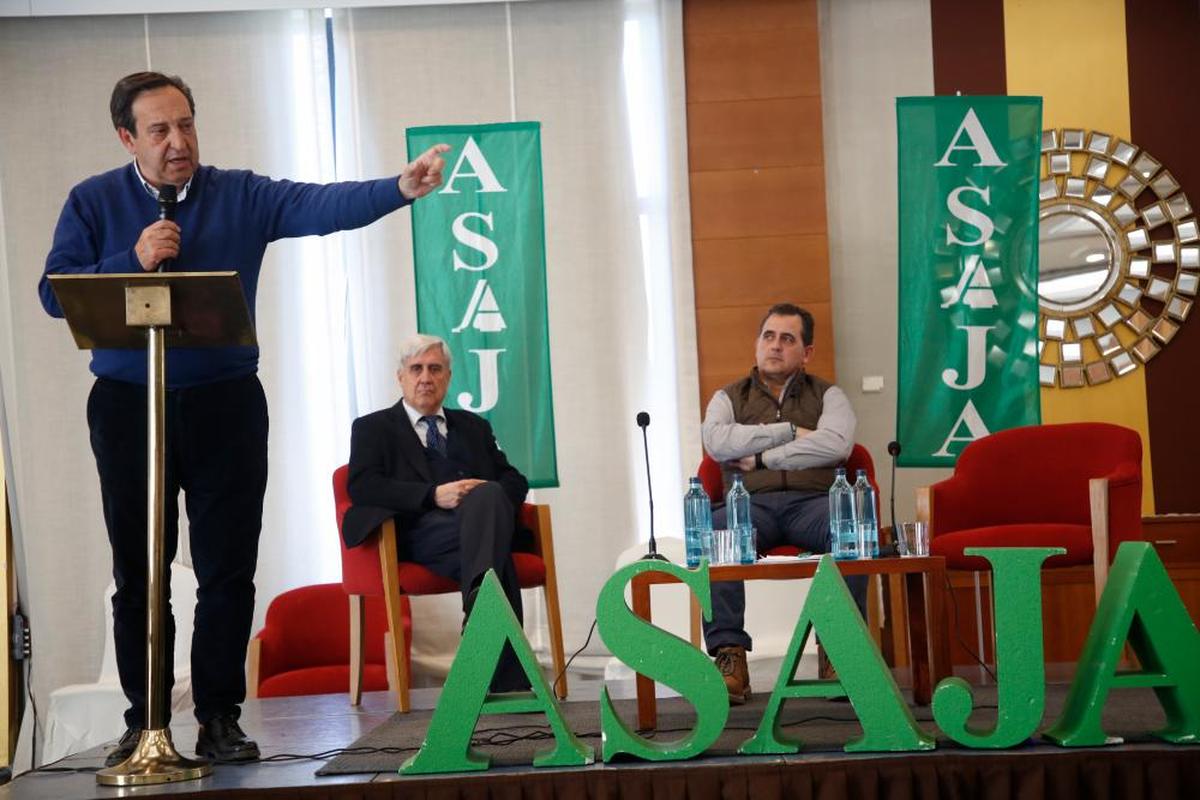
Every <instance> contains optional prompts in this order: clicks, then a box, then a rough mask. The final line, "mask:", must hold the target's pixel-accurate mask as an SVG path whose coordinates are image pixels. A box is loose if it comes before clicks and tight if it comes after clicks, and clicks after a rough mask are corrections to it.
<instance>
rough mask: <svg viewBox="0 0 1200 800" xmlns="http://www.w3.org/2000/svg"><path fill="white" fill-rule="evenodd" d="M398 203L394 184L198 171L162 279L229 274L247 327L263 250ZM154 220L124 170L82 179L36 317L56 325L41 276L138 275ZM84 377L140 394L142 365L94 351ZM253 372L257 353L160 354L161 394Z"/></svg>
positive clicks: (367, 219) (131, 171)
mask: <svg viewBox="0 0 1200 800" xmlns="http://www.w3.org/2000/svg"><path fill="white" fill-rule="evenodd" d="M407 202H408V201H407V200H405V199H404V196H403V195H401V194H400V189H399V187H398V186H397V185H396V179H395V178H384V179H380V180H375V181H366V182H361V183H331V184H326V185H320V184H312V183H293V182H291V181H275V180H271V179H270V178H265V177H263V176H261V175H255V174H254V173H252V172H247V171H244V170H222V169H216V168H214V167H206V166H202V167H200V168H199V169H198V170H197V171H196V174H195V176H194V177H193V179H192V183H191V186H190V187H189V188H188V193H187V197H186V198H185V199H184V200H183V201H182V202H181V203H180V204H179V207H178V209H177V212H176V215H175V221H176V222H177V223H178V224H179V227H180V230H181V236H180V239H181V241H180V248H179V257H178V258H177V259H175V265H174V266H173V267H172V271H174V272H200V271H220V270H236V271H237V272H238V274H239V276H240V277H241V281H242V288H243V290H244V291H245V293H246V305H247V306H248V307H249V308H250V315H251V318H253V317H254V310H255V307H254V299H255V295H256V293H257V290H258V273H259V270H260V269H261V268H262V259H263V253H264V252H265V251H266V248H267V244H268V243H269V242H273V241H275V240H276V239H284V238H288V237H293V236H311V235H324V234H327V233H332V232H333V231H340V230H349V229H351V228H360V227H362V226H364V225H368V224H370V223H372V222H374V221H375V220H377V219H379V218H380V217H382V216H384V215H385V214H388V213H390V212H392V211H395V210H396V209H398V208H400V207H402V206H404V205H405V204H406V203H407ZM157 218H158V203H157V202H156V201H155V200H154V198H153V197H151V196H150V194H149V193H148V192H147V191H146V189H145V187H143V186H142V184H141V181H140V180H139V178H138V176H137V174H136V171H135V167H134V166H133V164H129V165H127V166H124V167H119V168H117V169H114V170H110V171H108V172H105V173H103V174H101V175H96V176H94V177H92V178H88V179H87V180H86V181H84V182H83V183H81V184H79V185H78V186H76V187H75V188H74V189H72V190H71V194H70V196H68V197H67V202H66V205H65V206H63V210H62V214H61V215H60V216H59V218H58V226H57V227H56V228H55V230H54V244H53V246H52V247H51V249H50V255H49V256H47V258H46V271H45V273H44V274H43V276H42V279H41V281H40V283H39V284H38V294H39V295H40V296H41V300H42V305H43V306H44V307H45V309H46V311H47V312H48V313H49V314H51V315H52V316H55V317H61V316H62V315H63V312H62V309H61V308H60V307H59V305H58V300H57V299H56V298H55V297H54V291H53V290H52V289H51V288H50V282H49V281H48V280H47V279H46V275H52V274H56V273H97V272H135V273H140V272H142V267H141V264H139V263H138V260H137V256H136V255H135V254H134V252H133V248H134V245H135V244H136V243H137V240H138V237H139V236H140V235H141V232H142V229H143V228H145V227H146V226H147V225H149V224H151V223H152V222H154V221H155V220H156V219H157ZM91 369H92V372H93V373H95V374H96V375H97V376H99V377H104V378H112V379H114V380H119V381H127V382H130V383H142V384H144V383H145V382H146V355H145V353H144V352H143V351H141V350H94V351H92V364H91ZM257 369H258V348H257V347H212V348H187V347H179V348H174V349H168V350H167V383H168V385H169V386H170V387H171V388H180V387H185V386H196V385H198V384H204V383H211V382H213V381H219V380H226V379H229V378H236V377H240V376H243V375H249V374H251V373H253V372H255V371H256V370H257Z"/></svg>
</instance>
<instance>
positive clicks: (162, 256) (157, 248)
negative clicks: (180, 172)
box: [134, 183, 179, 272]
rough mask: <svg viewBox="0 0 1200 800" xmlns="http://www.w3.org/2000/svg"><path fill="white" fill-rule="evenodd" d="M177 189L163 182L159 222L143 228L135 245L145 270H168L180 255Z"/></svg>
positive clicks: (159, 203) (159, 193)
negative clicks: (176, 222)
mask: <svg viewBox="0 0 1200 800" xmlns="http://www.w3.org/2000/svg"><path fill="white" fill-rule="evenodd" d="M176 205H177V201H176V189H175V187H174V186H172V185H171V184H169V183H167V184H163V187H162V188H161V189H159V190H158V222H155V223H153V224H151V225H148V226H147V227H146V228H144V229H143V230H142V235H141V236H139V237H138V240H137V244H136V245H134V253H135V254H136V255H137V259H138V263H139V264H141V265H142V270H143V271H145V272H155V271H158V272H166V271H167V270H169V269H170V268H171V264H172V262H174V260H175V259H176V258H177V257H178V256H179V226H178V225H176V224H175V207H176Z"/></svg>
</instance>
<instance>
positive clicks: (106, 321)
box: [50, 272, 255, 786]
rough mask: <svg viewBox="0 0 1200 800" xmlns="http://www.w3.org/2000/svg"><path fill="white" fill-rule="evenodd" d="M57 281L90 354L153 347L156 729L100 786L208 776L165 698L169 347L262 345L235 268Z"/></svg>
mask: <svg viewBox="0 0 1200 800" xmlns="http://www.w3.org/2000/svg"><path fill="white" fill-rule="evenodd" d="M50 285H51V286H52V287H53V289H54V294H55V296H56V297H57V298H58V303H59V305H60V306H62V309H63V312H64V313H65V315H66V318H67V323H68V324H69V325H70V326H71V334H72V335H73V336H74V337H75V344H77V345H78V346H79V348H80V349H81V350H92V349H95V348H111V349H130V350H134V349H137V350H140V349H142V348H145V349H146V422H147V437H146V444H147V450H146V456H147V464H146V467H147V480H146V510H147V514H146V527H147V539H148V542H149V545H148V547H149V553H148V556H149V572H148V583H147V586H146V594H147V598H146V609H147V610H146V727H145V730H143V731H142V738H141V739H140V740H139V741H138V745H137V749H135V750H134V751H133V755H131V756H130V757H129V758H128V759H126V760H125V761H124V762H122V763H120V764H118V765H117V766H115V767H110V768H108V769H102V770H100V771H99V772H98V773H96V781H97V782H98V783H101V784H103V785H105V786H139V785H144V784H154V783H170V782H173V781H187V780H194V779H196V778H203V777H204V776H205V775H208V774H210V773H211V772H212V765H211V764H208V763H207V762H204V761H194V760H192V759H188V758H184V757H183V756H181V755H179V752H178V751H177V750H176V749H175V745H174V744H173V743H172V742H171V730H170V728H169V727H168V726H167V713H166V712H167V698H166V697H164V696H163V695H164V687H165V684H164V682H163V681H162V675H163V649H164V645H165V641H164V640H163V633H164V631H165V630H166V629H165V627H164V617H165V608H164V603H163V599H164V598H163V576H164V574H165V573H166V570H167V564H166V561H165V555H166V553H165V548H164V544H163V513H164V512H163V508H164V506H163V502H164V500H165V499H166V498H165V496H164V483H165V474H166V469H165V450H166V439H165V437H164V433H165V430H166V407H165V403H166V385H167V381H166V349H167V346H168V345H169V346H171V347H226V346H231V345H253V344H255V337H254V327H253V325H252V324H251V323H250V313H249V310H248V309H247V308H246V299H245V296H244V295H243V294H242V287H241V282H240V281H239V280H238V277H237V273H235V272H173V273H157V272H152V273H145V274H131V275H124V274H107V275H105V274H98V275H51V276H50Z"/></svg>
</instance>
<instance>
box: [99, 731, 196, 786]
mask: <svg viewBox="0 0 1200 800" xmlns="http://www.w3.org/2000/svg"><path fill="white" fill-rule="evenodd" d="M211 774H212V764H209V763H208V762H206V761H193V760H192V759H190V758H184V757H183V756H181V755H179V752H178V751H177V750H176V749H175V745H174V744H172V742H171V730H170V729H169V728H159V729H158V730H153V731H151V730H144V731H142V738H140V739H138V745H137V748H136V749H135V750H134V751H133V755H131V756H130V757H129V758H127V759H125V760H124V761H122V762H121V763H120V764H117V765H116V766H115V767H109V768H108V769H102V770H100V771H99V772H97V773H96V783H99V784H100V785H101V786H145V785H147V784H154V783H175V782H176V781H194V780H196V779H197V778H203V777H204V776H206V775H211Z"/></svg>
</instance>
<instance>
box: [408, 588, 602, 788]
mask: <svg viewBox="0 0 1200 800" xmlns="http://www.w3.org/2000/svg"><path fill="white" fill-rule="evenodd" d="M505 644H510V645H512V649H513V652H515V653H516V654H517V660H519V661H520V662H521V666H522V667H524V668H525V674H526V676H528V678H529V683H530V686H531V687H532V689H533V691H532V692H522V693H520V694H513V695H500V696H498V697H497V698H496V699H488V687H489V686H490V685H491V682H492V675H494V674H495V672H496V663H497V662H498V661H499V660H500V655H501V654H502V653H503V652H504V645H505ZM529 711H541V712H542V713H544V714H545V715H546V720H547V721H548V722H549V724H550V729H551V730H552V731H553V732H554V747H553V748H546V749H544V750H542V751H539V752H538V753H537V755H536V756H535V757H534V759H533V765H534V766H535V767H572V766H583V765H585V764H590V763H592V760H593V751H592V748H590V747H588V746H587V745H585V744H583V743H582V742H580V741H579V739H577V738H576V737H575V734H573V733H571V731H570V730H569V729H568V728H567V724H566V721H565V720H564V719H563V717H562V712H561V711H560V710H559V708H558V702H557V700H556V699H555V697H554V695H553V693H551V691H550V686H549V685H548V684H547V683H546V679H545V678H544V677H542V671H541V670H540V669H539V668H538V663H537V659H536V658H535V657H534V655H533V650H531V649H530V647H529V642H528V641H527V640H526V639H525V632H524V631H523V630H521V622H520V620H518V619H517V615H516V614H514V613H513V610H512V606H510V605H509V604H508V598H507V597H505V596H504V589H502V588H501V586H500V580H499V578H497V577H496V573H495V571H494V570H490V569H489V570H488V571H487V574H485V575H484V576H483V582H482V583H480V584H479V594H478V595H477V596H476V597H475V605H474V606H472V608H471V616H470V617H469V618H468V620H467V626H466V628H464V629H463V635H462V641H461V642H460V643H459V645H458V653H457V654H455V656H454V663H453V664H451V665H450V674H448V675H447V676H446V684H445V686H443V687H442V696H441V697H440V698H439V699H438V704H437V708H436V709H435V710H434V712H433V719H431V720H430V721H429V729H428V730H427V731H426V732H425V742H424V743H423V744H422V745H421V749H420V750H419V751H418V752H417V754H416V755H415V756H413V757H412V758H410V759H409V760H408V761H406V762H405V763H404V766H402V767H401V768H400V772H401V773H403V774H405V775H421V774H426V773H432V772H466V771H469V770H482V769H487V768H488V766H489V765H490V764H491V759H490V758H488V757H487V756H486V755H484V754H482V753H480V752H478V751H476V750H474V749H472V748H471V734H473V733H474V732H475V724H476V723H477V722H478V721H479V717H480V715H481V714H506V713H507V714H519V713H524V712H529Z"/></svg>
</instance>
